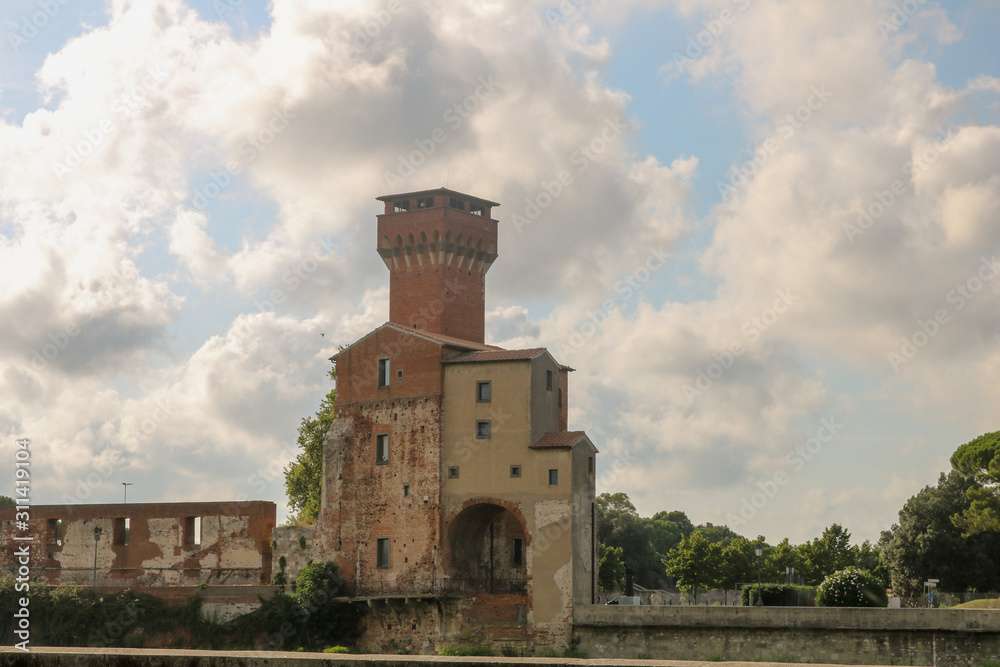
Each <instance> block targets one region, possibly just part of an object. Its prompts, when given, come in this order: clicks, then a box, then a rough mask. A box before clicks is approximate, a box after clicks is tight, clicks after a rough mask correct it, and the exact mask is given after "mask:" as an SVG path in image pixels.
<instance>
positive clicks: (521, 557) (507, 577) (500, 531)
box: [446, 499, 529, 594]
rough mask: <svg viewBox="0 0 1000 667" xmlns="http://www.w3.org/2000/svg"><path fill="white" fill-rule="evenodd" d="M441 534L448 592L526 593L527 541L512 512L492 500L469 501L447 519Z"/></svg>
mask: <svg viewBox="0 0 1000 667" xmlns="http://www.w3.org/2000/svg"><path fill="white" fill-rule="evenodd" d="M446 535H447V546H448V558H447V560H446V569H447V574H448V578H447V581H448V587H449V588H450V589H451V590H452V591H453V592H458V593H516V594H524V593H526V592H527V579H528V562H527V547H528V542H529V538H528V535H527V531H526V530H525V525H524V518H523V517H522V516H521V513H520V512H518V511H517V509H516V508H513V507H508V506H507V503H504V502H503V501H498V500H495V499H477V500H475V501H469V502H467V503H465V504H464V505H463V506H462V507H461V508H459V510H457V511H456V512H455V513H454V514H453V515H452V517H451V518H450V519H449V520H448V523H447V527H446Z"/></svg>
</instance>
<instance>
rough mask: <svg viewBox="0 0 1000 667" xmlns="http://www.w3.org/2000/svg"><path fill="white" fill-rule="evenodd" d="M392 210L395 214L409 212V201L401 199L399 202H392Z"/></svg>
mask: <svg viewBox="0 0 1000 667" xmlns="http://www.w3.org/2000/svg"><path fill="white" fill-rule="evenodd" d="M392 208H393V210H394V211H395V212H396V213H402V212H403V211H409V210H410V200H409V199H403V200H400V201H394V202H392Z"/></svg>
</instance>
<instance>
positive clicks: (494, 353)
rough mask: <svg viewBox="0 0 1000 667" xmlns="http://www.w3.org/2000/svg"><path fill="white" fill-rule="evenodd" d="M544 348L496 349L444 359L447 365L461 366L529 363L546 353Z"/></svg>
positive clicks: (463, 353)
mask: <svg viewBox="0 0 1000 667" xmlns="http://www.w3.org/2000/svg"><path fill="white" fill-rule="evenodd" d="M545 351H546V350H545V348H544V347H532V348H529V349H527V350H503V349H501V348H498V347H495V348H493V349H491V350H482V351H478V352H462V353H460V354H456V355H454V356H451V357H448V358H447V359H444V360H443V361H442V363H445V364H461V363H466V362H474V361H529V360H531V359H534V358H535V357H537V356H538V355H540V354H542V353H543V352H545Z"/></svg>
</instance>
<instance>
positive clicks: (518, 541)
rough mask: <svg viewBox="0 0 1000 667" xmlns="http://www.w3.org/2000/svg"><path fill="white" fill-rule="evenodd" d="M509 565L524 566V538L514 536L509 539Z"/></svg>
mask: <svg viewBox="0 0 1000 667" xmlns="http://www.w3.org/2000/svg"><path fill="white" fill-rule="evenodd" d="M510 564H511V567H524V538H523V537H515V538H512V539H511V541H510Z"/></svg>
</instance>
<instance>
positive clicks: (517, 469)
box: [510, 466, 521, 477]
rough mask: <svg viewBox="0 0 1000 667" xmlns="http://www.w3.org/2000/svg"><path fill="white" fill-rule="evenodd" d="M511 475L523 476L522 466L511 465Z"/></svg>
mask: <svg viewBox="0 0 1000 667" xmlns="http://www.w3.org/2000/svg"><path fill="white" fill-rule="evenodd" d="M510 476H511V477H520V476H521V466H511V467H510Z"/></svg>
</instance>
